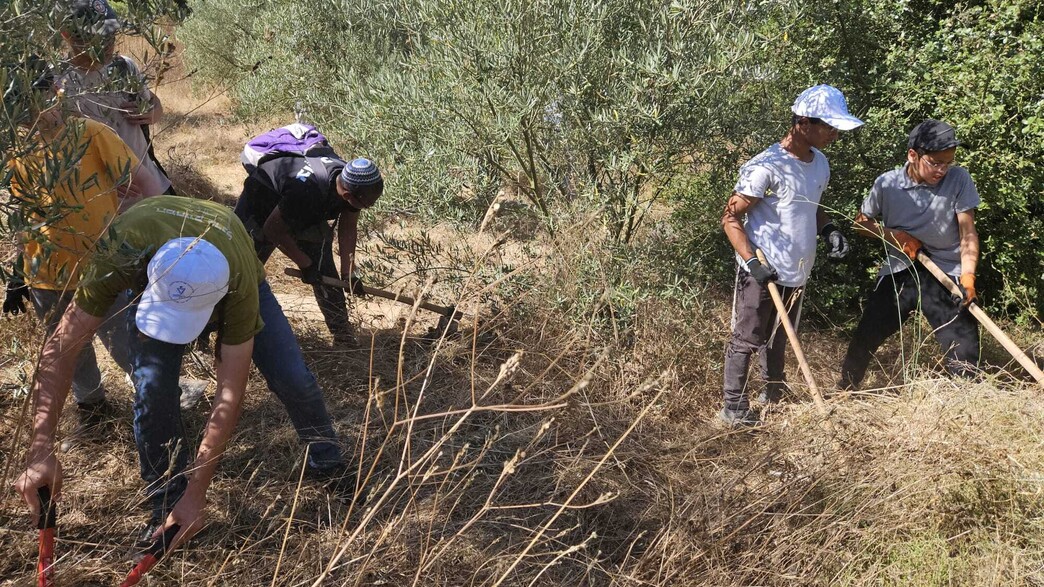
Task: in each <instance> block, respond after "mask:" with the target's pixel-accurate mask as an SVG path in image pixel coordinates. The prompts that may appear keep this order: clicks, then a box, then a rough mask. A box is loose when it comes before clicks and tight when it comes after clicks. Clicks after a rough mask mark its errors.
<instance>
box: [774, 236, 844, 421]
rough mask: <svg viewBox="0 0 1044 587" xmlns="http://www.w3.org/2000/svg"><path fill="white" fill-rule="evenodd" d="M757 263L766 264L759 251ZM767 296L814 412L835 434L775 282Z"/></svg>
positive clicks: (828, 412)
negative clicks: (785, 336) (805, 386)
mask: <svg viewBox="0 0 1044 587" xmlns="http://www.w3.org/2000/svg"><path fill="white" fill-rule="evenodd" d="M756 254H757V256H758V261H761V263H762V264H767V262H766V261H765V255H764V253H762V252H761V250H760V249H758V250H757V251H756ZM767 285H768V290H769V296H771V297H772V303H773V304H775V305H776V313H777V314H779V321H780V323H781V324H782V325H783V330H784V331H786V333H787V338H788V339H789V340H790V347H791V348H792V349H794V356H795V357H797V360H798V365H799V366H800V367H801V375H802V376H804V378H805V383H807V384H808V388H809V389H810V390H811V391H812V400H813V401H814V402H815V404H816V410H817V411H818V412H819V415H820V416H823V422H824V424H825V426H826V428H827V430H828V431H829V432H830V434H835V433H836V430H835V429H834V423H833V422H831V421H830V411H829V410H827V407H826V402H824V401H823V394H822V393H820V391H819V386H818V385H816V380H815V379H814V378H813V377H812V369H810V368H809V366H808V361H807V360H805V353H804V351H802V350H801V343H800V342H798V337H797V331H796V330H794V325H793V324H791V322H790V314H788V313H787V308H786V305H784V304H783V296H782V295H780V293H779V286H777V285H776V282H774V281H769V282H768V284H767Z"/></svg>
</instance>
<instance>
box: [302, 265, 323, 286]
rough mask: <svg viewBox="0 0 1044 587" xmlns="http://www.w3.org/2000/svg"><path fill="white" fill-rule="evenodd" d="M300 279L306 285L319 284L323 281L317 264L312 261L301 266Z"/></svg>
mask: <svg viewBox="0 0 1044 587" xmlns="http://www.w3.org/2000/svg"><path fill="white" fill-rule="evenodd" d="M301 281H303V282H305V283H307V284H308V285H319V284H321V283H322V282H323V274H322V273H320V272H319V264H318V263H312V264H311V265H309V266H308V267H301Z"/></svg>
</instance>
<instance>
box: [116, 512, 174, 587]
mask: <svg viewBox="0 0 1044 587" xmlns="http://www.w3.org/2000/svg"><path fill="white" fill-rule="evenodd" d="M179 531H181V526H180V525H178V524H174V525H172V526H171V527H170V528H167V529H166V530H164V531H163V535H162V536H160V537H159V539H158V540H156V542H153V543H152V546H150V547H149V548H148V550H146V551H145V556H143V557H141V560H140V561H138V564H136V565H134V568H133V569H131V572H130V573H128V574H127V578H126V579H124V580H123V583H120V587H131V585H137V584H138V582H139V581H141V578H142V577H143V576H145V573H147V572H149V570H150V569H152V567H154V566H156V563H158V562H159V561H160V559H161V558H163V556H164V555H165V554H167V551H168V548H169V547H170V545H171V544H173V543H174V537H175V536H177V535H178V532H179Z"/></svg>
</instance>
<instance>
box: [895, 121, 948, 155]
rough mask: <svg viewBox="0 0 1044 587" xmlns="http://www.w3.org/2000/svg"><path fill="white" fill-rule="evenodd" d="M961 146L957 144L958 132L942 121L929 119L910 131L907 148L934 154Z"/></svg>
mask: <svg viewBox="0 0 1044 587" xmlns="http://www.w3.org/2000/svg"><path fill="white" fill-rule="evenodd" d="M958 145H960V143H959V142H957V131H955V130H953V127H952V126H950V125H948V124H946V123H945V122H943V121H941V120H933V119H931V118H929V119H928V120H925V121H924V122H922V123H921V124H918V125H917V126H915V127H914V129H913V130H912V131H910V140H909V142H907V146H909V148H911V149H913V150H915V151H925V152H927V153H934V152H936V151H945V150H947V149H952V148H954V147H956V146H958Z"/></svg>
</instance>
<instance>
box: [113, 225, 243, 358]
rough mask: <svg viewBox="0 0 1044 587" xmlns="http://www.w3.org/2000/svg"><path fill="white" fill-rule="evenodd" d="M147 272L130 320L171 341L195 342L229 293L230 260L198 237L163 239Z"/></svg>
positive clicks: (156, 336) (166, 340) (164, 340)
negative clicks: (132, 318) (142, 291)
mask: <svg viewBox="0 0 1044 587" xmlns="http://www.w3.org/2000/svg"><path fill="white" fill-rule="evenodd" d="M148 274H149V285H148V287H147V288H145V293H143V294H142V295H141V301H139V302H138V312H137V314H135V316H134V321H135V323H136V324H137V325H138V330H140V331H141V332H142V333H144V334H146V335H148V336H150V337H152V338H155V339H156V340H161V341H163V342H168V343H171V344H188V343H190V342H192V341H193V340H195V339H196V337H198V336H199V335H200V333H201V332H203V328H204V327H206V325H207V322H208V321H210V316H211V315H212V314H213V313H214V306H216V305H217V303H218V302H219V301H221V298H223V297H225V294H226V293H228V277H229V269H228V260H227V259H225V256H224V255H223V254H221V251H219V250H218V248H217V247H215V246H214V245H212V244H210V243H209V242H207V241H205V240H203V239H202V238H201V237H182V238H176V239H173V240H170V241H167V244H165V245H163V246H162V247H160V249H159V250H158V251H156V255H155V256H153V257H152V260H151V261H149V269H148Z"/></svg>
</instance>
